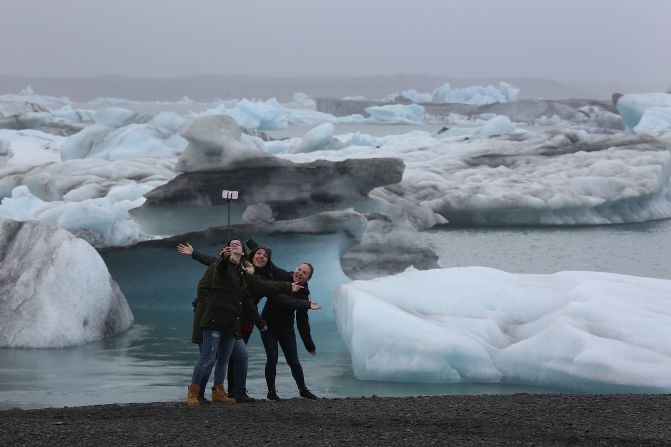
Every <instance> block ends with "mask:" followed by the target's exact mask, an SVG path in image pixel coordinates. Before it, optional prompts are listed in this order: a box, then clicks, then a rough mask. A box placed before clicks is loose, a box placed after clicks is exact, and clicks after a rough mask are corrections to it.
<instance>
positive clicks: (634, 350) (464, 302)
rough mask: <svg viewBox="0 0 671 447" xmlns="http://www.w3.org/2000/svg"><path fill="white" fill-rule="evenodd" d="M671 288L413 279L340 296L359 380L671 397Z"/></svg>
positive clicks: (628, 280)
mask: <svg viewBox="0 0 671 447" xmlns="http://www.w3.org/2000/svg"><path fill="white" fill-rule="evenodd" d="M670 296H671V281H668V280H659V279H652V278H639V277H633V276H625V275H617V274H610V273H596V272H560V273H555V274H553V275H525V274H509V273H505V272H502V271H499V270H494V269H489V268H482V267H465V268H451V269H437V270H428V271H426V270H425V271H407V272H404V273H401V274H398V275H395V276H389V277H385V278H378V279H374V280H370V281H355V282H353V283H350V284H346V285H343V286H341V287H340V288H339V289H338V291H337V292H336V294H335V298H334V300H333V306H334V311H335V316H336V322H337V325H338V330H339V332H340V334H341V336H342V337H343V339H344V340H345V342H346V344H347V346H348V348H349V350H350V354H351V356H352V367H353V369H354V374H355V375H356V377H357V378H359V379H363V380H387V381H408V382H429V383H441V382H442V383H463V382H471V383H473V382H479V383H483V382H484V383H499V382H504V383H517V384H531V385H539V386H555V387H563V388H567V389H571V390H584V389H594V384H597V385H601V386H603V387H607V386H617V387H631V388H632V389H641V390H646V389H647V390H657V391H662V392H669V391H670V390H671V378H670V377H669V375H668V371H669V370H670V368H671V341H670V340H671V337H669V331H670V329H669V321H670V319H671V305H670V304H671V300H670V298H669V297H670Z"/></svg>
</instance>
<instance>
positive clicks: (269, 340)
mask: <svg viewBox="0 0 671 447" xmlns="http://www.w3.org/2000/svg"><path fill="white" fill-rule="evenodd" d="M261 341H262V342H263V347H264V349H265V350H266V370H265V374H266V385H268V391H275V374H276V371H277V355H278V351H277V335H276V334H275V331H274V330H273V329H270V328H268V329H267V330H265V331H261Z"/></svg>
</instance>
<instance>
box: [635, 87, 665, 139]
mask: <svg viewBox="0 0 671 447" xmlns="http://www.w3.org/2000/svg"><path fill="white" fill-rule="evenodd" d="M670 96H671V95H670ZM633 130H634V132H635V133H637V134H642V133H647V134H651V135H657V134H663V133H665V132H671V107H666V108H661V107H660V108H657V107H655V108H651V109H647V110H646V111H645V112H643V116H642V117H641V120H640V121H639V122H638V124H637V125H636V127H634V129H633Z"/></svg>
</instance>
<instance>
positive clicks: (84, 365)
mask: <svg viewBox="0 0 671 447" xmlns="http://www.w3.org/2000/svg"><path fill="white" fill-rule="evenodd" d="M420 237H422V238H423V239H424V240H425V241H426V243H427V244H430V245H431V246H433V247H434V249H435V250H436V252H437V253H439V255H440V264H441V265H442V266H444V267H454V266H468V265H480V266H489V267H494V268H498V269H502V270H506V271H509V272H524V273H551V272H556V271H561V270H593V271H609V272H617V273H624V274H631V275H638V276H650V277H656V278H666V279H671V262H669V261H668V258H669V256H668V251H669V248H670V242H669V241H671V221H668V220H667V221H657V222H650V223H644V224H631V225H618V226H600V227H552V228H532V227H529V228H524V227H522V228H476V229H473V228H443V229H439V230H432V231H429V232H425V233H422V235H421V236H420ZM104 257H105V260H106V262H107V264H108V266H109V268H110V271H111V272H112V274H113V276H114V278H115V279H116V280H117V281H118V282H119V284H120V285H121V287H122V289H123V291H124V293H125V294H126V297H127V299H128V302H129V304H130V306H131V308H132V309H133V313H134V315H135V321H136V323H135V325H134V326H133V328H132V329H131V330H130V331H128V332H127V333H124V334H122V335H120V336H118V337H115V338H113V339H110V340H105V341H101V342H96V343H90V344H88V345H85V346H81V347H76V348H69V349H58V350H36V349H1V350H0V408H11V407H22V408H37V407H49V406H76V405H87V404H103V403H112V402H148V401H171V400H182V399H184V398H185V395H186V386H187V384H188V382H189V380H190V375H191V371H192V368H193V364H194V362H195V360H196V357H197V348H196V346H195V345H192V344H191V343H190V342H189V338H190V325H191V317H192V313H191V305H190V302H191V300H192V298H193V293H194V290H195V283H196V281H197V279H198V277H199V276H200V274H201V273H202V266H200V265H198V264H196V263H195V262H193V261H190V260H188V261H185V260H184V259H181V258H180V257H179V256H177V255H174V256H165V253H162V252H159V251H155V250H144V251H137V250H136V251H120V252H114V253H111V254H110V253H108V254H105V255H104ZM175 272H179V274H175ZM312 328H313V336H314V339H315V342H316V345H317V350H318V354H317V356H316V357H311V356H309V355H308V354H307V353H306V352H305V350H304V349H303V348H302V346H299V351H300V355H301V360H302V364H303V368H304V370H305V375H306V381H307V384H308V386H309V387H310V388H311V389H312V390H313V391H314V392H315V393H316V394H317V395H319V396H328V397H344V396H371V395H373V394H376V395H378V396H407V395H418V394H422V395H427V394H482V393H514V392H562V390H560V389H547V388H543V389H540V388H531V387H525V386H511V385H486V384H467V385H426V384H414V383H383V382H366V381H359V380H357V379H355V378H354V376H353V374H352V369H351V364H350V358H349V354H348V352H347V349H346V347H345V345H344V343H343V342H342V341H341V339H340V337H339V335H338V334H337V331H336V327H335V323H334V322H333V321H332V320H331V319H329V318H317V319H316V320H315V321H314V322H313V324H312ZM299 343H300V342H299ZM249 350H250V368H249V379H248V388H249V391H250V394H251V395H252V396H255V397H264V396H265V381H264V379H263V365H264V362H265V355H264V353H263V348H262V346H261V343H260V339H259V336H258V333H255V334H254V335H253V336H252V339H251V341H250V345H249ZM277 386H278V392H279V394H280V395H281V396H283V397H294V396H296V395H297V390H296V387H295V385H294V383H293V379H292V378H291V375H290V372H289V368H288V367H287V366H286V364H284V363H283V360H282V358H280V364H279V365H278V381H277ZM598 391H603V390H598Z"/></svg>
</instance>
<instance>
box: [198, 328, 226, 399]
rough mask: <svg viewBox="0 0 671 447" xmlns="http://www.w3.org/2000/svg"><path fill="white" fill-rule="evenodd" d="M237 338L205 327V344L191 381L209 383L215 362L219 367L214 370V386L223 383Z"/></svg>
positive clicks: (202, 346) (201, 349) (201, 384)
mask: <svg viewBox="0 0 671 447" xmlns="http://www.w3.org/2000/svg"><path fill="white" fill-rule="evenodd" d="M234 344H235V338H233V337H230V336H227V335H223V334H222V333H221V332H219V331H215V330H212V329H203V344H202V345H201V347H200V358H198V362H196V366H195V367H194V368H193V375H192V376H191V383H197V384H199V385H200V386H201V387H202V386H203V381H205V385H207V380H208V379H209V377H210V373H211V372H212V368H213V367H214V364H215V362H216V363H217V367H216V368H215V370H214V386H217V385H223V383H224V377H225V376H226V366H227V365H228V359H229V357H230V356H231V352H232V351H233V345H234Z"/></svg>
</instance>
